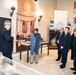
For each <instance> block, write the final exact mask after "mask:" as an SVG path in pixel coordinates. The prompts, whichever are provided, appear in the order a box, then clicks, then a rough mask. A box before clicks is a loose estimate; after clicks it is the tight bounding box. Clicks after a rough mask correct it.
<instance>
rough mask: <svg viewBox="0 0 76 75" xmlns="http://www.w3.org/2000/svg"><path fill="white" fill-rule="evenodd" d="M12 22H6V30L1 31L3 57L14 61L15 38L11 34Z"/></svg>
mask: <svg viewBox="0 0 76 75" xmlns="http://www.w3.org/2000/svg"><path fill="white" fill-rule="evenodd" d="M10 28H11V22H10V21H9V20H6V21H5V22H4V28H3V29H2V30H1V31H0V49H1V52H2V54H3V56H5V57H7V58H10V59H12V51H13V37H12V36H11V34H10V31H9V30H10Z"/></svg>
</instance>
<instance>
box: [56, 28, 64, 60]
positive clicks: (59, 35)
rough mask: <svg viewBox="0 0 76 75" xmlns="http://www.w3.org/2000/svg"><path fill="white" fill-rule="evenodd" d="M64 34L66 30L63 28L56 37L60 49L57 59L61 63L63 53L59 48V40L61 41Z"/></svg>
mask: <svg viewBox="0 0 76 75" xmlns="http://www.w3.org/2000/svg"><path fill="white" fill-rule="evenodd" d="M63 32H64V28H63V27H61V28H60V30H59V33H58V35H57V37H56V44H57V47H58V57H57V59H56V61H59V60H60V59H61V51H60V48H59V40H60V37H61V36H62V34H63Z"/></svg>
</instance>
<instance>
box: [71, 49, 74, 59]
mask: <svg viewBox="0 0 76 75" xmlns="http://www.w3.org/2000/svg"><path fill="white" fill-rule="evenodd" d="M73 58H74V56H73V49H71V60H73Z"/></svg>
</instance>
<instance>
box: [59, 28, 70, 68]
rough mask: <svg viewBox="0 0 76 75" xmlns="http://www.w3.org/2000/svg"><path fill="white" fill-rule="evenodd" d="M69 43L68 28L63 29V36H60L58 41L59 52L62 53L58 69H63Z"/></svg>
mask: <svg viewBox="0 0 76 75" xmlns="http://www.w3.org/2000/svg"><path fill="white" fill-rule="evenodd" d="M70 41H71V36H70V34H69V28H68V27H65V30H64V34H63V35H62V36H61V38H60V41H59V44H60V50H61V52H62V64H61V65H60V68H65V66H66V62H67V55H68V50H69V45H70Z"/></svg>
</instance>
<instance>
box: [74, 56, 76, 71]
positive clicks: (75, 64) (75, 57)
mask: <svg viewBox="0 0 76 75" xmlns="http://www.w3.org/2000/svg"><path fill="white" fill-rule="evenodd" d="M74 69H75V70H76V56H74Z"/></svg>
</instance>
